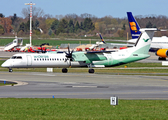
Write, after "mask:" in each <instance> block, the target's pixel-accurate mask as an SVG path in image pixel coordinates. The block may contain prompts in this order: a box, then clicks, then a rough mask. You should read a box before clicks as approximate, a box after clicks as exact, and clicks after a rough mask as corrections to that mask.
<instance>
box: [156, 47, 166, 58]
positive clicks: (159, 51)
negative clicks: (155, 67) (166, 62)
mask: <svg viewBox="0 0 168 120" xmlns="http://www.w3.org/2000/svg"><path fill="white" fill-rule="evenodd" d="M156 55H157V56H159V57H162V58H166V57H168V49H159V50H158V51H157V52H156Z"/></svg>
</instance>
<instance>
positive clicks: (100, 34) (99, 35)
mask: <svg viewBox="0 0 168 120" xmlns="http://www.w3.org/2000/svg"><path fill="white" fill-rule="evenodd" d="M99 36H100V39H101V41H102V42H103V43H104V44H106V42H105V41H104V39H103V37H102V36H101V34H100V33H99Z"/></svg>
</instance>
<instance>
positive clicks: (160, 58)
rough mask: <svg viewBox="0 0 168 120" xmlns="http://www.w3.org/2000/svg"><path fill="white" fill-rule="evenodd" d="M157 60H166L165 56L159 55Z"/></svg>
mask: <svg viewBox="0 0 168 120" xmlns="http://www.w3.org/2000/svg"><path fill="white" fill-rule="evenodd" d="M158 60H166V58H162V57H159V58H158Z"/></svg>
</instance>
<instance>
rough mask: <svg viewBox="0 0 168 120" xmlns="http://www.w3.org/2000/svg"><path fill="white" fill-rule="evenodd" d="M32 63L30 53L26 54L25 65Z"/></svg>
mask: <svg viewBox="0 0 168 120" xmlns="http://www.w3.org/2000/svg"><path fill="white" fill-rule="evenodd" d="M31 65H32V59H31V56H30V55H27V66H31Z"/></svg>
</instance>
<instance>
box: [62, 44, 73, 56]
mask: <svg viewBox="0 0 168 120" xmlns="http://www.w3.org/2000/svg"><path fill="white" fill-rule="evenodd" d="M64 52H65V51H64ZM72 53H73V50H72V51H70V49H69V45H68V53H67V52H65V54H66V57H67V58H70V59H72Z"/></svg>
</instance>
